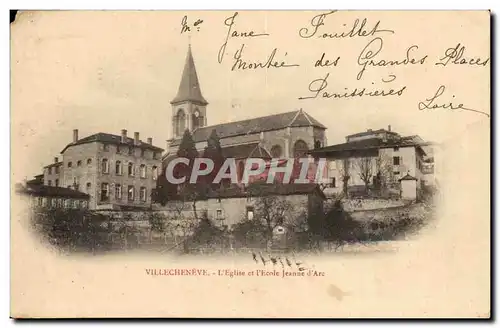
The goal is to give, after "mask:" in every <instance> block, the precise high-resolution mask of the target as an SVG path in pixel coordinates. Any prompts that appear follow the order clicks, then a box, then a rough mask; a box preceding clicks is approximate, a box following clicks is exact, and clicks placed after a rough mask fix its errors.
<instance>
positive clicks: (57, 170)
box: [54, 166, 59, 174]
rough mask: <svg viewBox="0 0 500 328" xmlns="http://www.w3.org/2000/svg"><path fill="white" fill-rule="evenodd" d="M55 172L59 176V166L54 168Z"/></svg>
mask: <svg viewBox="0 0 500 328" xmlns="http://www.w3.org/2000/svg"><path fill="white" fill-rule="evenodd" d="M54 171H55V172H56V174H59V166H56V167H54Z"/></svg>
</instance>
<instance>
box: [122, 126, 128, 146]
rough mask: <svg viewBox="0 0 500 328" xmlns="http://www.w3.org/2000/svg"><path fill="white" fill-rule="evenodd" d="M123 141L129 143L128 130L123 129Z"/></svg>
mask: <svg viewBox="0 0 500 328" xmlns="http://www.w3.org/2000/svg"><path fill="white" fill-rule="evenodd" d="M122 143H127V130H125V129H123V130H122Z"/></svg>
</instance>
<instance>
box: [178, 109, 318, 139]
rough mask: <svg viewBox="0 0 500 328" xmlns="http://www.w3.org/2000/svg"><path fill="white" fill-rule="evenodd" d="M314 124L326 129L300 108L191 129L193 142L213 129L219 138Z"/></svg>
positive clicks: (206, 136)
mask: <svg viewBox="0 0 500 328" xmlns="http://www.w3.org/2000/svg"><path fill="white" fill-rule="evenodd" d="M301 126H314V127H318V128H320V129H326V127H325V126H324V125H323V124H321V123H320V122H319V121H318V120H316V119H315V118H313V117H312V116H310V115H309V114H307V113H306V112H305V111H303V110H302V109H300V110H294V111H292V112H286V113H280V114H274V115H269V116H262V117H256V118H252V119H248V120H243V121H237V122H230V123H223V124H217V125H211V126H205V127H202V128H198V129H196V130H194V131H193V139H194V141H195V142H201V141H205V140H208V137H209V136H210V133H211V132H212V130H214V129H215V131H216V132H217V135H218V136H219V138H220V139H223V138H230V137H236V136H241V135H246V134H255V133H260V132H265V131H273V130H281V129H285V128H287V127H301ZM171 144H172V145H173V146H176V145H179V144H180V139H178V140H173V141H172V143H171Z"/></svg>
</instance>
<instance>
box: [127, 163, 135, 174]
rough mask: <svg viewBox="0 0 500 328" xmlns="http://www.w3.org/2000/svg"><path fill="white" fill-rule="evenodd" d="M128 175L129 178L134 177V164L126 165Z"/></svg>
mask: <svg viewBox="0 0 500 328" xmlns="http://www.w3.org/2000/svg"><path fill="white" fill-rule="evenodd" d="M128 175H129V176H131V177H133V176H134V164H133V163H128Z"/></svg>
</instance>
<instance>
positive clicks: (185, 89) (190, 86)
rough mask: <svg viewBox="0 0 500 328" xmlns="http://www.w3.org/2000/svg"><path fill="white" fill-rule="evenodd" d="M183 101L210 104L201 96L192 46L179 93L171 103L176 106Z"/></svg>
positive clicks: (189, 49)
mask: <svg viewBox="0 0 500 328" xmlns="http://www.w3.org/2000/svg"><path fill="white" fill-rule="evenodd" d="M183 101H192V102H195V103H198V104H200V105H206V104H208V102H207V101H206V100H205V98H203V95H202V94H201V88H200V83H199V81H198V74H197V73H196V67H195V65H194V59H193V54H192V53H191V45H190V46H189V48H188V53H187V56H186V62H185V64H184V71H183V72H182V78H181V83H180V85H179V90H178V91H177V95H176V96H175V98H174V99H173V100H172V101H171V102H170V103H171V104H175V103H179V102H183Z"/></svg>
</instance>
